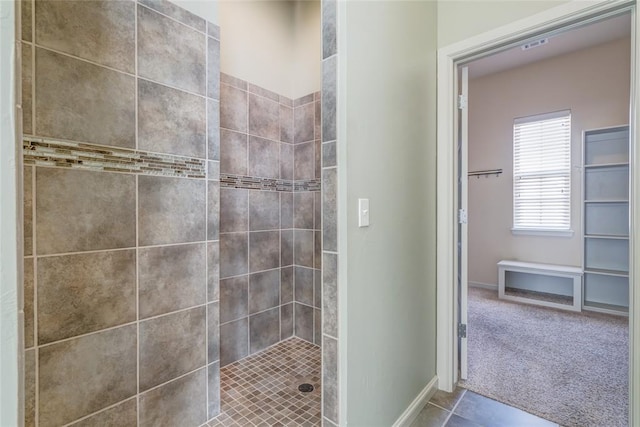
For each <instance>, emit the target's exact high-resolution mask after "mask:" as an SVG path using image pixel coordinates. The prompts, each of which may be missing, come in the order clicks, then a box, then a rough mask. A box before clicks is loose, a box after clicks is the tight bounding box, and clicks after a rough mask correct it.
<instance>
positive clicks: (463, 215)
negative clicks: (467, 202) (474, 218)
mask: <svg viewBox="0 0 640 427" xmlns="http://www.w3.org/2000/svg"><path fill="white" fill-rule="evenodd" d="M467 220H468V218H467V211H466V210H465V209H458V223H459V224H466V223H467Z"/></svg>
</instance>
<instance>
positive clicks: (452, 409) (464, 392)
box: [435, 389, 467, 427]
mask: <svg viewBox="0 0 640 427" xmlns="http://www.w3.org/2000/svg"><path fill="white" fill-rule="evenodd" d="M466 393H467V389H464V391H463V392H462V394H461V395H460V397H459V398H458V400H457V401H456V404H455V405H453V408H451V412H449V415H448V416H447V418H446V419H445V420H444V423H443V424H442V426H443V427H444V426H445V425H447V423H448V422H449V420H450V419H451V417H452V416H453V415H454V411H455V410H456V408H458V405H459V404H460V402H462V398H463V397H464V395H465V394H466ZM435 406H437V405H435ZM443 409H444V408H443ZM456 415H457V414H456Z"/></svg>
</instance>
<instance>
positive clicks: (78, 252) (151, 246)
mask: <svg viewBox="0 0 640 427" xmlns="http://www.w3.org/2000/svg"><path fill="white" fill-rule="evenodd" d="M34 169H35V168H34ZM136 187H137V186H136ZM136 192H137V188H136ZM136 202H137V200H136ZM136 221H137V219H136ZM227 234H228V233H227ZM136 237H137V236H136ZM215 241H216V240H209V241H207V240H203V241H198V242H185V243H166V244H162V245H148V246H128V247H126V248H113V249H94V250H88V251H76V252H58V253H54V254H46V255H38V258H39V259H42V258H53V257H61V256H73V255H90V254H98V253H103V252H119V251H133V250H136V249H156V248H167V247H172V246H187V245H202V244H205V243H207V242H215Z"/></svg>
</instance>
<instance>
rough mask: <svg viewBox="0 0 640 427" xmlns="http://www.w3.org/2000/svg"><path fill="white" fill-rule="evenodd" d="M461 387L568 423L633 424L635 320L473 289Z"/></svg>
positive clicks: (588, 426)
mask: <svg viewBox="0 0 640 427" xmlns="http://www.w3.org/2000/svg"><path fill="white" fill-rule="evenodd" d="M467 330H468V349H469V352H468V353H469V375H468V376H469V378H468V379H467V380H466V381H464V382H463V383H462V384H461V385H462V386H463V387H465V388H467V389H469V390H471V391H474V392H476V393H478V394H481V395H484V396H487V397H490V398H492V399H495V400H498V401H500V402H503V403H506V404H509V405H511V406H515V407H517V408H520V409H522V410H524V411H527V412H530V413H532V414H535V415H538V416H540V417H542V418H546V419H548V420H550V421H553V422H555V423H558V424H560V425H561V426H566V427H592V426H593V427H596V426H597V427H601V426H606V427H617V426H626V425H627V419H628V416H627V412H628V401H629V395H628V366H629V357H628V345H629V344H628V333H629V328H628V319H627V318H625V317H616V316H609V315H603V314H598V313H572V312H568V311H562V310H555V309H550V308H543V307H535V306H531V305H526V304H519V303H512V302H507V301H501V300H498V295H497V291H491V290H486V289H479V288H469V320H468V327H467Z"/></svg>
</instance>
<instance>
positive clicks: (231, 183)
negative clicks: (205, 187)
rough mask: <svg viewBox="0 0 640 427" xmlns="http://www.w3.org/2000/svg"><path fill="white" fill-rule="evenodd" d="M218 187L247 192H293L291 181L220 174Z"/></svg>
mask: <svg viewBox="0 0 640 427" xmlns="http://www.w3.org/2000/svg"><path fill="white" fill-rule="evenodd" d="M220 186H221V187H227V188H244V189H247V190H270V191H293V181H288V180H284V179H273V178H258V177H253V176H244V175H235V174H230V173H221V174H220Z"/></svg>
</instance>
